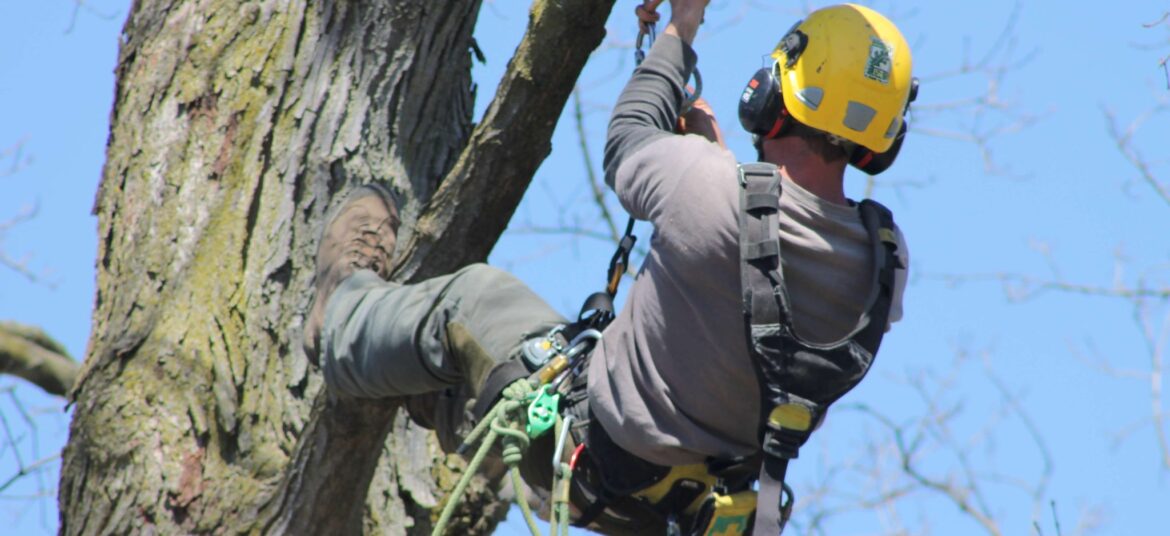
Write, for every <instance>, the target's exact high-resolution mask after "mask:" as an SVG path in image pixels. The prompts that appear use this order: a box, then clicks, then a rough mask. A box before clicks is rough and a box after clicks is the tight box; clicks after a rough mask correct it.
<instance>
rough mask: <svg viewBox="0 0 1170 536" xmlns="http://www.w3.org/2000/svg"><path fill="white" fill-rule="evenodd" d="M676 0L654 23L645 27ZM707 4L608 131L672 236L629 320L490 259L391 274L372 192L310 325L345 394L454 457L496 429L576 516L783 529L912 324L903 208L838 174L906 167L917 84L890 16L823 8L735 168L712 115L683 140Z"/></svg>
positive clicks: (332, 240) (766, 73) (644, 525)
mask: <svg viewBox="0 0 1170 536" xmlns="http://www.w3.org/2000/svg"><path fill="white" fill-rule="evenodd" d="M660 1H661V0H658V1H650V2H647V3H646V4H644V5H643V6H642V7H640V8H639V11H638V13H639V16H640V17H641V18H642V20H643V21H644V23H647V24H652V23H653V21H654V20H656V19H657V14H656V13H655V8H656V7H657V5H658V4H659V3H660ZM706 4H707V1H706V0H672V2H671V6H672V12H671V20H670V23H669V24H668V25H667V27H666V29H665V32H664V35H663V36H662V38H661V39H659V40H658V42H657V43H655V44H654V46H653V47H652V49H651V50H650V53H649V55H648V56H647V57H646V59H645V61H644V62H643V63H642V64H641V65H640V66H639V67H638V68H637V70H636V71H635V73H634V76H633V78H632V79H631V80H630V82H629V83H628V85H627V86H626V88H625V90H624V91H623V93H622V95H621V96H620V97H619V100H618V102H617V104H616V106H615V108H614V112H613V116H612V118H611V121H610V126H609V133H608V142H607V145H606V152H605V170H606V180H607V182H608V183H609V185H610V186H611V187H613V188H614V190H615V191H616V193H617V195H618V198H619V199H620V200H621V203H622V205H623V206H624V207H625V208H626V209H627V210H628V211H629V212H630V214H631V215H632V216H633V217H635V218H638V219H643V220H648V221H650V222H651V223H653V225H654V227H655V233H654V236H653V238H652V242H651V246H650V253H649V255H648V256H647V258H646V261H645V264H644V265H643V266H642V269H641V270H640V272H639V275H638V277H637V279H636V281H635V283H634V284H633V287H632V289H631V290H630V295H629V298H628V301H627V303H626V305H625V307H624V308H623V309H622V310H621V313H620V314H619V315H617V317H616V319H614V320H613V322H612V323H608V325H606V324H607V321H608V318H607V316H606V314H605V310H606V307H605V304H604V303H600V302H595V303H587V304H586V307H585V309H587V310H589V309H598V310H599V312H597V313H596V314H594V315H586V314H583V315H582V317H581V318H579V319H578V320H577V321H576V322H568V321H567V320H566V319H564V318H562V317H560V315H558V314H557V313H556V312H555V311H553V310H552V308H550V307H549V306H548V305H547V304H546V303H545V302H544V301H543V300H541V298H539V297H538V296H536V295H535V294H534V293H533V292H532V291H530V290H529V289H528V288H526V287H525V286H524V285H523V284H522V283H520V282H519V281H518V280H516V279H515V278H514V277H512V276H510V275H509V274H507V273H504V272H502V271H500V270H497V269H494V268H491V267H489V266H486V265H482V264H476V265H471V266H468V267H465V268H463V269H460V270H458V271H456V272H454V273H452V274H449V275H443V276H439V277H435V278H432V279H428V280H426V281H422V282H419V283H415V284H408V285H400V284H396V283H391V282H388V279H389V277H390V275H391V274H390V260H391V258H392V255H393V252H394V250H395V247H396V243H397V232H398V229H399V225H400V224H399V216H398V207H397V202H396V201H395V199H394V196H393V195H392V194H391V193H390V192H389V191H387V190H386V189H384V188H382V187H380V186H377V185H367V186H363V187H361V188H359V189H356V190H354V191H353V192H352V193H351V194H350V195H349V197H348V198H347V199H346V201H345V202H344V203H343V204H342V205H341V206H340V207H339V209H338V210H336V211H335V212H334V213H333V214H332V215H331V216H330V217H329V218H328V220H327V223H326V226H325V228H324V232H323V234H322V238H321V241H320V243H319V246H318V248H319V249H318V253H317V272H316V273H317V279H316V286H317V293H316V295H315V298H314V302H313V305H312V308H311V313H310V315H309V317H308V320H307V323H306V326H307V327H306V330H305V338H304V346H305V352H306V354H307V355H308V356H309V357H310V358H311V359H313V360H314V362H315V363H318V364H319V366H320V367H321V368H322V370H323V373H324V377H325V381H326V384H327V386H328V388H329V389H330V390H331V391H332V392H333V393H334V394H335V395H337V396H340V397H354V398H373V399H381V398H398V397H409V400H410V402H409V403H408V406H409V407H410V409H411V415H412V417H413V418H414V419H415V420H416V421H419V422H420V423H423V424H424V425H425V426H428V427H431V428H434V429H435V430H436V432H437V433H438V436H439V438H440V442H441V444H442V445H443V447H444V448H445V449H448V450H455V449H457V448H458V447H459V446H460V444H461V443H463V442H464V441H470V439H469V432H470V434H471V436H476V437H478V435H479V433H480V431H481V430H483V429H485V427H486V426H488V425H490V427H491V430H492V432H491V433H489V435H488V437H493V438H494V437H495V436H494V435H492V434H497V433H498V434H503V435H505V436H507V437H508V439H507V440H506V441H505V445H506V447H505V449H504V455H503V461H504V462H505V463H506V464H508V465H512V466H516V469H517V471H518V472H519V474H521V475H523V477H524V479H525V481H527V482H528V484H529V485H531V486H532V487H533V488H534V489H536V490H537V491H538V493H539V494H540V496H541V497H543V498H546V499H547V500H546V505H547V506H548V507H549V508H550V509H551V510H552V512H551V515H552V516H553V517H554V518H555V519H556V520H557V521H567V519H566V518H571V519H572V520H573V522H574V523H575V524H577V525H581V526H589V527H590V528H593V529H595V530H599V531H601V532H603V533H635V534H655V533H658V534H661V533H670V534H677V533H679V531H686V532H688V533H692V532H693V533H697V534H708V533H709V531H715V532H717V533H746V532H751V531H753V530H754V533H756V534H776V533H778V532H779V531H780V530H782V528H783V525H784V522H785V521H786V518H787V515H788V513H789V512H790V508H791V492H790V491H789V492H788V500H786V501H785V500H782V495H783V493H782V490H784V489H785V487H784V484H783V480H784V472H785V470H786V467H787V463H788V460H790V459H792V458H795V457H796V455H797V451H798V449H799V447H800V446H801V445H802V444H803V443H804V441H805V440H807V438H808V436H809V434H811V432H812V430H813V429H814V428H815V427H816V426H817V425H818V424H819V423H820V421H821V420H822V419H823V418H824V416H825V413H826V411H827V409H828V407H829V405H830V404H831V403H832V402H834V401H835V400H836V399H838V398H839V397H840V396H842V395H844V394H845V393H846V392H847V391H849V390H850V389H851V388H852V387H853V386H855V385H856V384H857V383H858V382H860V381H861V379H862V378H863V377H864V375H865V374H866V372H867V371H868V369H869V367H870V365H871V364H872V361H873V358H874V356H875V354H876V352H877V349H878V346H879V344H880V341H881V338H882V334H883V333H884V332H885V331H886V330H887V329H888V327H889V325H890V323H891V322H894V321H897V320H898V319H899V318H900V317H901V314H902V311H901V294H902V290H903V288H904V284H905V273H906V267H907V265H908V255H907V250H906V246H905V243H904V241H903V239H902V238H901V234H900V232H899V231H898V230H897V228H896V227H895V226H894V224H893V219H892V216H891V215H890V213H889V211H888V210H886V209H885V208H884V207H882V206H881V205H878V204H877V203H876V202H873V201H868V200H867V201H862V202H860V203H855V202H853V201H851V200H849V199H847V198H846V197H845V194H844V186H843V181H844V172H845V168H846V166H847V165H853V166H855V167H858V168H860V169H862V170H863V171H866V172H868V173H879V172H881V171H883V170H884V169H886V168H887V167H888V166H889V165H890V164H891V163H892V162H893V159H894V157H895V156H896V154H897V151H898V150H899V148H900V145H901V141H902V137H903V136H904V134H905V131H906V126H905V120H904V117H903V116H904V114H905V112H906V110H907V107H908V105H909V103H910V101H912V100H913V98H914V93H915V91H916V82H915V81H914V79H913V78H912V77H911V74H910V71H911V60H910V51H909V48H908V46H907V44H906V42H905V40H904V39H903V37H902V36H901V34H900V33H899V32H898V30H897V28H895V27H894V25H893V24H892V23H890V22H889V21H888V20H887V19H885V18H884V17H883V16H881V15H880V14H878V13H876V12H874V11H872V10H870V9H868V8H864V7H860V6H853V5H843V6H835V7H830V8H826V9H822V10H819V11H816V12H814V13H812V14H811V15H809V17H808V18H807V19H806V20H805V21H803V22H800V23H798V24H797V25H795V26H793V28H792V30H790V31H789V32H788V33H787V34H785V35H784V36H782V39H781V41H780V43H779V45H778V46H777V47H776V49H775V50H774V51H773V55H772V57H773V58H774V59H775V63H774V65H773V67H772V68H770V69H763V70H761V71H760V72H758V73H756V75H755V76H754V77H753V78H752V80H751V82H749V84H748V86H747V87H746V88H745V91H744V93H743V95H742V98H741V105H740V120H741V123H742V124H743V125H744V127H745V128H747V129H748V130H749V131H751V132H753V133H754V134H756V135H757V148H758V150H759V153H760V160H761V161H762V162H760V163H755V164H743V165H737V163H736V161H735V158H734V157H733V155H732V154H731V153H730V152H728V151H727V150H726V149H725V148H724V147H722V146H721V144H719V143H718V139H719V135H718V129H717V127H716V126H714V125H716V123H715V121H714V118H713V117H710V116H709V112H707V111H706V109H705V108H703V107H697V108H696V109H695V110H692V111H691V115H690V116H689V117H688V119H687V120H686V121H685V122H684V123H683V124H684V125H687V126H684V130H685V129H688V128H689V129H691V130H692V131H698V132H701V133H702V134H703V135H687V134H686V133H685V132H683V133H682V134H676V133H675V130H676V128H678V127H679V118H680V116H682V115H683V114H684V112H687V110H686V108H688V107H689V104H688V101H689V100H690V97H689V96H688V93H687V90H686V82H687V80H688V79H689V78H690V76H691V74H692V72H693V70H694V68H695V64H696V55H695V53H694V51H693V50H692V49H691V42H692V40H693V39H694V37H695V34H696V32H697V31H698V28H699V24H700V22H701V20H702V18H703V13H704V10H705V8H706ZM612 292H613V289H612V288H611V289H610V295H612ZM603 327H604V332H603V333H602V332H599V331H598V328H603ZM525 408H527V413H526V415H521V416H520V417H519V418H515V417H514V416H513V415H511V414H510V413H513V412H516V411H517V410H519V412H521V413H522V412H523V410H524V409H525ZM558 412H559V413H560V414H562V415H563V416H564V417H563V419H560V418H558V417H556V414H557V413H558ZM525 417H526V420H527V426H526V428H525V432H519V431H518V429H519V427H520V424H519V423H520V422H521V421H523V420H524V419H525ZM554 421H555V422H554ZM477 422H478V423H479V426H477V427H476V429H475V430H474V431H472V430H471V428H472V425H473V424H476V423H477ZM548 427H551V428H552V429H553V430H554V433H545V432H546V428H548ZM509 449H511V450H509ZM521 451H523V452H521ZM484 452H486V450H485V451H484ZM570 453H571V455H570ZM550 457H551V458H552V459H553V460H554V463H553V464H549V462H548V460H549V459H550ZM481 460H482V458H481V457H480V456H479V455H477V456H476V457H475V463H478V461H481ZM757 478H758V479H759V480H760V488H759V489H760V492H759V493H760V495H759V498H758V500H757V496H756V492H755V491H752V482H753V481H755V480H756V479H757ZM558 482H559V485H558ZM517 483H518V481H517ZM517 487H518V488H519V487H520V486H517ZM456 499H457V498H456ZM570 505H571V508H572V510H571V512H572V513H571V514H570V509H569V507H570ZM522 506H524V503H522ZM753 512H755V513H754V515H753ZM446 519H447V513H446V512H444V515H443V516H442V517H440V519H439V523H438V526H437V527H436V528H437V530H440V531H441V530H443V529H444V528H445V527H444V523H445V520H446ZM753 526H754V529H753V528H752V527H753ZM668 531H669V532H668ZM725 531H728V532H725Z"/></svg>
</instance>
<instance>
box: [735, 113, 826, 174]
mask: <svg viewBox="0 0 1170 536" xmlns="http://www.w3.org/2000/svg"><path fill="white" fill-rule="evenodd" d="M788 120H789V121H792V125H791V126H789V127H788V129H787V131H785V133H784V135H783V136H780V137H781V138H784V137H788V136H796V137H798V138H800V139H802V140H804V141H805V143H807V144H808V146H809V149H811V150H812V152H813V153H816V155H817V156H819V157H821V160H823V161H825V163H831V162H836V161H838V160H842V159H845V158H847V157H848V156H849V148H848V144H849V142H848V141H846V140H843V139H840V138H837V137H836V136H833V135H832V134H829V133H828V132H824V131H822V130H817V129H815V128H812V127H810V126H808V125H806V124H804V123H801V122H799V121H796V120H795V119H792V118H789V119H788ZM752 144H753V145H755V147H756V159H757V160H759V161H761V162H763V161H764V138H763V137H762V136H752Z"/></svg>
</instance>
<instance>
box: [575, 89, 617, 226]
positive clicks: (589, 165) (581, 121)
mask: <svg viewBox="0 0 1170 536" xmlns="http://www.w3.org/2000/svg"><path fill="white" fill-rule="evenodd" d="M573 121H574V122H575V123H576V124H577V138H578V142H579V143H580V146H581V158H582V160H584V162H582V164H583V165H584V167H585V176H586V177H587V178H588V180H589V191H590V192H592V193H593V202H594V204H596V205H597V210H598V212H600V213H601V219H602V221H604V222H605V224H606V226H607V227H608V228H609V236H610V238H611V239H612V240H613V243H614V244H617V243H618V242H619V241H621V239H622V235H621V234H620V233H619V232H618V226H617V222H616V221H614V218H613V214H612V213H610V211H609V206H608V205H606V203H605V188H604V187H602V185H601V181H598V180H597V172H596V171H594V167H593V157H592V155H590V153H589V136H588V135H586V133H585V114H584V113H582V112H581V89H580V88H578V87H574V88H573Z"/></svg>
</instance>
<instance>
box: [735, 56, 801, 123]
mask: <svg viewBox="0 0 1170 536" xmlns="http://www.w3.org/2000/svg"><path fill="white" fill-rule="evenodd" d="M788 123H790V122H789V121H788V109H787V108H785V107H784V97H783V95H781V93H780V81H779V80H777V79H776V77H775V76H772V70H771V69H760V70H758V71H756V74H755V75H754V76H752V79H751V80H748V83H747V85H746V86H744V88H743V94H742V95H740V97H739V124H740V125H742V126H743V128H744V130H746V131H748V132H751V133H752V134H756V135H758V136H760V137H761V138H762V139H772V138H776V137H779V136H780V135H781V134H782V133H783V132H784V130H785V127H787V126H788Z"/></svg>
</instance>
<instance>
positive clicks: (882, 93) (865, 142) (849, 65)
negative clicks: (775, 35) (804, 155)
mask: <svg viewBox="0 0 1170 536" xmlns="http://www.w3.org/2000/svg"><path fill="white" fill-rule="evenodd" d="M793 32H800V33H802V34H803V35H804V36H805V37H806V38H807V39H800V38H799V36H795V35H794V33H793ZM802 41H803V42H802ZM790 51H791V55H792V56H793V57H794V59H795V61H789V54H790ZM772 58H773V59H775V60H776V63H775V65H774V67H773V69H774V74H775V75H776V78H777V79H778V80H780V86H781V88H782V89H781V91H782V92H783V94H784V104H785V106H786V107H787V108H788V111H789V113H791V114H792V117H793V118H795V119H796V120H797V121H800V122H801V123H804V124H805V125H808V126H810V127H813V128H815V129H818V130H822V131H825V132H828V133H830V134H834V135H836V136H839V137H841V138H844V139H846V140H849V141H851V142H854V143H856V144H859V145H862V146H864V147H866V148H868V149H870V150H873V151H875V152H878V153H880V152H884V151H886V150H887V149H889V148H890V146H891V145H892V144H893V142H894V136H895V135H896V134H897V133H898V129H899V128H900V127H901V126H902V121H903V118H902V115H903V112H904V111H905V109H906V103H907V99H908V98H909V94H910V85H911V74H910V71H911V63H912V60H911V56H910V47H909V45H907V44H906V39H905V38H904V37H902V33H901V32H899V31H898V28H897V27H896V26H894V23H892V22H890V20H889V19H887V18H885V17H884V16H882V15H881V14H879V13H878V12H876V11H874V10H872V9H870V8H867V7H864V6H858V5H854V4H843V5H838V6H832V7H827V8H824V9H819V10H817V11H814V12H813V13H811V14H810V15H809V16H808V18H807V19H805V20H804V21H803V22H800V23H798V24H797V26H796V27H795V28H793V30H792V32H790V33H789V34H788V35H786V36H785V38H783V39H781V41H780V43H779V44H778V45H777V46H776V48H775V49H774V50H773V52H772Z"/></svg>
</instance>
